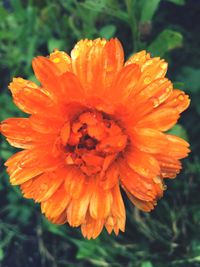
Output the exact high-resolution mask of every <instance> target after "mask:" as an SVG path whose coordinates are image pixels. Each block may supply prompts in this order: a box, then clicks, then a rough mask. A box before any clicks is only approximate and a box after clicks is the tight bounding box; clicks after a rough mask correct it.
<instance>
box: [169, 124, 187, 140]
mask: <svg viewBox="0 0 200 267" xmlns="http://www.w3.org/2000/svg"><path fill="white" fill-rule="evenodd" d="M167 133H168V134H172V135H176V136H179V137H181V138H183V139H184V140H186V141H188V135H187V132H186V130H185V129H184V128H183V126H181V125H180V124H176V125H175V126H174V127H173V128H172V129H171V130H169V131H168V132H167Z"/></svg>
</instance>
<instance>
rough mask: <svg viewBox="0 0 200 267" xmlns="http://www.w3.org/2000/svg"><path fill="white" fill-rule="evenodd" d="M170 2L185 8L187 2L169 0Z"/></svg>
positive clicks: (183, 0)
mask: <svg viewBox="0 0 200 267" xmlns="http://www.w3.org/2000/svg"><path fill="white" fill-rule="evenodd" d="M167 1H168V2H172V3H174V4H176V5H179V6H183V5H185V0H167Z"/></svg>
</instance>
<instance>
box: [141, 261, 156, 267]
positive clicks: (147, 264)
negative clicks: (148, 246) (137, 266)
mask: <svg viewBox="0 0 200 267" xmlns="http://www.w3.org/2000/svg"><path fill="white" fill-rule="evenodd" d="M141 267H153V265H152V263H151V262H150V261H144V262H143V263H142V265H141Z"/></svg>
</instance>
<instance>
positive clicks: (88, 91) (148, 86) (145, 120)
mask: <svg viewBox="0 0 200 267" xmlns="http://www.w3.org/2000/svg"><path fill="white" fill-rule="evenodd" d="M33 69H34V72H35V75H36V77H37V79H38V80H39V81H40V83H41V85H40V86H37V85H36V84H35V83H33V82H31V81H27V80H24V79H22V78H14V79H13V81H12V83H11V84H10V86H9V88H10V90H11V92H12V95H13V99H14V102H15V104H16V105H17V106H18V107H19V108H20V109H21V110H23V111H24V112H26V113H28V114H30V116H29V117H28V118H10V119H7V120H5V121H3V122H2V124H1V132H2V133H3V134H4V135H5V136H6V138H7V140H8V142H9V143H10V144H11V145H13V146H15V147H17V148H22V149H23V150H22V151H20V152H18V153H16V154H15V155H13V156H12V157H11V158H10V159H9V160H8V161H7V162H6V166H7V170H8V173H9V174H10V181H11V183H12V184H13V185H20V188H21V190H22V192H23V194H24V196H25V197H27V198H33V199H34V200H35V201H36V202H40V203H41V210H42V212H43V213H44V214H45V215H46V217H47V218H48V219H49V220H50V221H52V222H53V223H56V224H63V223H65V222H68V223H69V224H70V225H71V226H73V227H77V226H81V230H82V233H83V235H84V236H85V237H87V238H96V237H97V236H98V235H99V234H100V232H101V231H102V229H103V227H104V226H105V227H106V229H107V231H108V232H109V233H111V232H112V231H113V230H114V232H115V233H116V234H118V232H119V230H121V231H124V227H125V208H124V203H123V200H122V196H121V192H120V186H121V187H122V189H123V190H124V191H125V192H126V194H127V196H128V197H129V199H130V200H131V201H132V202H133V204H134V205H136V206H137V207H138V208H139V209H141V210H143V211H151V210H152V209H153V208H154V206H155V205H156V202H157V199H159V198H160V197H162V195H163V191H164V190H165V185H164V180H165V178H175V177H176V175H177V173H179V171H180V169H181V163H180V161H179V160H180V159H181V158H184V157H186V156H187V154H188V152H189V149H188V143H187V142H186V141H184V140H182V139H181V138H179V137H176V136H173V135H170V134H167V133H164V132H166V131H167V130H169V129H170V128H171V127H172V126H173V125H174V124H175V123H176V122H177V120H178V118H179V115H180V113H181V112H182V111H183V110H185V109H186V108H187V107H188V105H189V98H188V96H187V95H185V94H184V92H182V91H180V90H178V89H173V86H172V83H171V82H170V81H169V80H168V79H167V78H165V74H166V71H167V63H166V62H165V61H164V60H161V59H160V58H158V57H157V58H151V57H150V54H149V53H146V52H145V51H142V52H139V53H136V54H135V55H133V56H132V57H131V58H130V59H129V60H128V61H126V62H125V63H124V54H123V48H122V46H121V44H120V42H119V41H118V40H117V39H111V40H110V41H106V40H105V39H96V40H94V41H91V40H87V39H86V40H81V41H80V42H78V43H77V44H76V45H75V47H74V49H73V50H72V52H71V57H70V56H68V55H67V54H66V53H65V52H61V51H58V50H55V51H54V52H53V53H52V54H50V56H49V57H41V56H40V57H37V58H35V59H34V60H33Z"/></svg>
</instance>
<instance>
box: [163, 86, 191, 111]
mask: <svg viewBox="0 0 200 267" xmlns="http://www.w3.org/2000/svg"><path fill="white" fill-rule="evenodd" d="M189 105H190V99H189V96H188V95H186V94H185V93H184V92H183V91H181V90H178V89H175V90H173V91H172V94H171V95H170V96H169V98H168V99H167V100H166V101H165V102H164V103H163V105H162V106H161V107H160V108H165V107H166V108H173V109H176V110H177V111H178V112H179V113H181V112H183V111H184V110H185V109H187V108H188V106H189Z"/></svg>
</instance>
